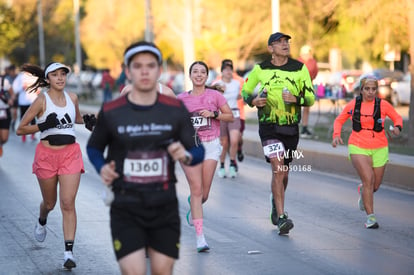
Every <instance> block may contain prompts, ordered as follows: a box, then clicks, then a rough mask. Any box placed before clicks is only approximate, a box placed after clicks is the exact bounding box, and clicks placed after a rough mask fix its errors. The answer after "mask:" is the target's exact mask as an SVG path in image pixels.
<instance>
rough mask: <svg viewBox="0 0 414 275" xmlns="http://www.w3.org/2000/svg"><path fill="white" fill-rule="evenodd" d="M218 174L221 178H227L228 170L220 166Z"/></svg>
mask: <svg viewBox="0 0 414 275" xmlns="http://www.w3.org/2000/svg"><path fill="white" fill-rule="evenodd" d="M217 174H218V176H219V178H225V177H226V170H225V169H224V168H220V169H219V170H218V173H217Z"/></svg>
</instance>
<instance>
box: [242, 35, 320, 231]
mask: <svg viewBox="0 0 414 275" xmlns="http://www.w3.org/2000/svg"><path fill="white" fill-rule="evenodd" d="M290 38H291V37H290V36H289V35H287V34H284V33H280V32H276V33H273V34H272V35H270V37H269V40H268V50H269V52H270V53H271V59H270V60H265V61H263V62H262V63H260V64H256V65H255V66H254V68H253V70H252V71H251V73H250V74H249V76H248V78H247V79H246V82H245V83H244V85H243V90H242V96H243V98H244V101H245V102H246V103H247V104H249V105H250V106H251V107H253V106H256V107H257V110H258V111H257V114H258V119H259V136H260V139H261V142H262V146H263V151H264V155H265V157H266V161H268V162H270V164H271V166H272V183H271V189H272V194H271V202H272V210H271V215H270V216H271V221H272V223H273V224H274V225H277V226H278V229H279V235H285V234H288V233H289V231H290V229H292V228H293V222H292V220H291V219H289V218H288V215H287V213H286V212H285V210H284V201H285V190H286V187H287V184H288V175H289V170H291V167H290V162H291V161H292V159H293V156H298V155H299V154H298V153H297V152H296V148H297V144H298V142H299V122H300V119H301V108H302V106H312V105H313V103H314V101H315V95H314V91H313V86H312V81H311V78H310V75H309V71H308V69H307V68H306V66H305V65H304V64H303V63H302V62H299V61H298V60H295V59H292V58H290V41H289V40H290ZM258 84H260V92H259V93H258V94H255V93H254V89H255V88H256V86H257V85H258Z"/></svg>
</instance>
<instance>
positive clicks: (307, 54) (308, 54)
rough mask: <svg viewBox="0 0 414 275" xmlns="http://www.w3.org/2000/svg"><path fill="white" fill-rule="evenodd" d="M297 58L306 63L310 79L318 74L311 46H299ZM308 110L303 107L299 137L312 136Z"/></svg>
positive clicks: (308, 108)
mask: <svg viewBox="0 0 414 275" xmlns="http://www.w3.org/2000/svg"><path fill="white" fill-rule="evenodd" d="M298 60H299V61H300V62H302V63H304V64H305V65H306V67H307V68H308V71H309V74H310V77H311V80H312V81H313V80H314V79H315V77H316V76H317V75H318V64H317V62H316V60H315V58H314V57H313V54H312V48H311V47H310V46H309V45H304V46H303V47H302V48H300V56H299V58H298ZM309 112H310V107H303V116H302V131H301V133H300V137H302V138H310V137H312V133H311V132H310V131H309V129H308V122H309Z"/></svg>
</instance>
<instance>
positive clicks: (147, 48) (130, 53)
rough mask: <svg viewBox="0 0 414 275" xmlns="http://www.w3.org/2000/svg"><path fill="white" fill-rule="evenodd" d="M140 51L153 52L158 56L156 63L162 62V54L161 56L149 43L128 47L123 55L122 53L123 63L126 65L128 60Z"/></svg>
mask: <svg viewBox="0 0 414 275" xmlns="http://www.w3.org/2000/svg"><path fill="white" fill-rule="evenodd" d="M142 52H150V53H153V54H155V55H156V56H157V58H158V63H159V64H161V63H162V56H161V52H160V51H159V50H158V49H157V48H156V47H154V46H150V45H140V46H136V47H133V48H131V49H129V50H128V51H127V52H126V53H125V55H124V63H125V65H128V60H129V59H130V58H131V57H132V56H134V55H136V54H138V53H142Z"/></svg>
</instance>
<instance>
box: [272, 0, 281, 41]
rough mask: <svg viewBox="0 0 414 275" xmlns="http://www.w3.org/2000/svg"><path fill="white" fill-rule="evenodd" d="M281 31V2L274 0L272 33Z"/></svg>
mask: <svg viewBox="0 0 414 275" xmlns="http://www.w3.org/2000/svg"><path fill="white" fill-rule="evenodd" d="M278 31H280V4H279V0H272V33H275V32H278Z"/></svg>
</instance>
